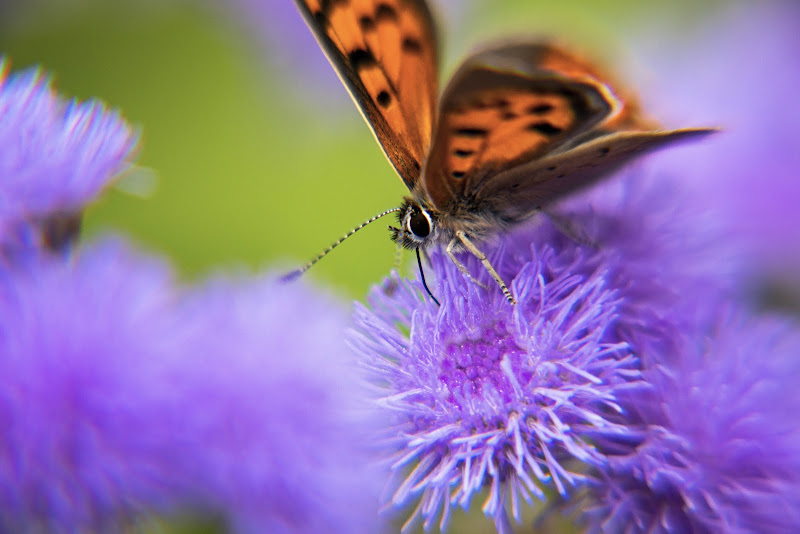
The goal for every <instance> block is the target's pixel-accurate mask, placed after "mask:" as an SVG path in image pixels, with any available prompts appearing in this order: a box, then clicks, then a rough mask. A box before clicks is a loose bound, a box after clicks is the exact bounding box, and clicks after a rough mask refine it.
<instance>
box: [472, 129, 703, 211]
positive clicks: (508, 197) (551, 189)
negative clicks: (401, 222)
mask: <svg viewBox="0 0 800 534" xmlns="http://www.w3.org/2000/svg"><path fill="white" fill-rule="evenodd" d="M715 131H716V130H714V129H712V128H685V129H680V130H666V131H622V132H614V133H609V134H604V135H600V136H598V137H594V138H591V139H590V140H587V141H585V142H582V143H580V144H578V145H577V146H575V147H573V148H570V149H569V150H565V151H562V152H557V153H555V154H550V155H546V156H544V157H542V158H538V159H534V160H531V161H529V162H527V163H525V164H522V165H518V166H516V167H514V168H511V169H508V170H506V171H504V172H502V173H500V174H497V175H495V176H493V177H492V178H491V179H490V180H487V181H486V182H484V184H483V185H482V187H480V188H479V189H478V190H477V191H475V192H474V202H475V203H476V205H479V206H481V208H482V209H486V210H488V211H490V212H491V213H495V214H497V215H498V216H499V217H501V218H502V219H504V220H505V221H507V222H510V223H512V222H517V221H521V220H524V219H526V218H528V217H529V216H530V215H531V214H532V213H533V212H534V211H535V210H538V209H540V208H542V207H545V206H547V205H549V204H552V203H553V202H556V201H558V200H560V199H561V198H563V197H565V196H567V195H569V194H571V193H573V192H575V191H577V190H579V189H583V188H585V187H588V186H590V185H592V184H593V183H595V182H597V181H598V180H600V179H602V178H604V177H606V176H608V175H609V174H611V173H613V172H614V171H616V170H618V169H619V168H620V167H622V166H624V165H625V164H626V163H628V162H629V161H631V160H632V159H634V158H636V157H638V156H641V155H642V154H645V153H648V152H652V151H654V150H658V149H660V148H663V147H665V146H667V145H670V144H673V143H677V142H681V141H688V140H692V139H699V138H702V137H705V136H707V135H709V134H711V133H713V132H715Z"/></svg>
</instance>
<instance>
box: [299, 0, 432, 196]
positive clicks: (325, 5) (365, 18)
mask: <svg viewBox="0 0 800 534" xmlns="http://www.w3.org/2000/svg"><path fill="white" fill-rule="evenodd" d="M296 2H297V4H298V6H299V7H300V11H301V12H302V13H303V15H304V17H305V19H306V21H307V23H308V25H309V26H310V27H311V28H312V30H313V31H314V34H315V36H316V37H317V40H318V41H319V43H320V45H321V46H322V48H323V50H325V53H326V55H327V56H328V59H329V60H330V61H331V64H333V66H334V68H335V69H336V71H337V73H338V74H339V76H340V77H341V78H342V80H343V81H344V83H345V85H346V86H347V88H348V90H349V91H350V94H351V95H352V97H353V99H354V100H355V102H356V104H357V105H358V107H359V108H360V109H361V112H362V114H363V115H364V117H365V119H366V120H367V122H368V124H369V125H370V128H371V129H372V131H373V133H374V134H375V137H376V139H377V140H378V142H379V143H380V145H381V147H382V148H383V150H384V152H385V153H386V156H387V158H388V159H389V161H390V162H391V163H392V165H393V166H394V168H395V169H396V170H397V172H398V174H399V175H400V177H401V178H402V179H403V181H404V182H405V184H406V186H408V188H409V189H413V187H414V185H415V184H416V182H417V181H418V179H419V175H420V168H421V166H422V163H423V161H424V159H425V154H426V153H427V150H428V147H429V146H430V139H431V133H432V130H433V123H434V121H435V113H436V97H437V49H436V46H437V45H436V30H435V27H434V22H433V19H432V17H431V14H430V11H429V10H428V7H427V5H426V4H425V2H424V1H423V0H296Z"/></svg>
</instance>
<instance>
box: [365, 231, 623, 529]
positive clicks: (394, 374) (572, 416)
mask: <svg viewBox="0 0 800 534" xmlns="http://www.w3.org/2000/svg"><path fill="white" fill-rule="evenodd" d="M502 252H503V249H502V247H501V248H500V249H497V251H496V252H495V253H493V254H492V255H491V256H492V260H493V262H494V265H495V266H497V267H499V268H500V271H501V272H503V273H506V276H507V279H509V280H511V279H512V278H511V277H510V276H508V272H509V269H508V268H507V264H509V263H511V262H507V261H506V259H505V258H506V257H508V256H507V255H506V256H503V254H502ZM464 259H465V260H466V263H467V265H468V266H469V268H470V270H471V271H472V272H473V273H475V274H476V275H477V274H478V272H479V271H478V269H479V268H480V265H479V264H478V263H477V261H474V259H470V258H464ZM517 259H518V258H517ZM586 260H587V258H586V254H585V252H584V251H582V250H580V249H578V248H572V249H571V250H565V251H556V250H554V249H553V248H552V247H549V246H546V245H545V246H539V245H533V246H531V248H530V249H529V252H528V257H527V261H524V262H523V263H522V264H521V265H520V266H519V268H518V269H516V271H517V272H516V276H514V277H513V284H512V285H513V291H514V293H515V294H516V295H517V298H518V300H519V304H518V305H517V306H516V307H511V306H510V305H509V304H508V303H507V302H506V300H505V298H504V297H503V296H502V294H501V293H500V291H499V290H497V291H494V290H490V291H485V290H483V289H481V288H479V287H478V286H476V285H475V284H473V283H472V282H470V281H469V280H468V279H466V278H465V277H464V276H463V275H462V274H461V273H460V272H459V271H458V269H457V268H456V267H455V266H454V265H453V264H452V263H451V262H450V260H449V259H448V258H446V256H444V255H443V254H440V253H434V254H433V256H432V267H433V270H434V271H435V272H436V273H437V280H438V284H437V291H438V297H439V299H440V300H441V302H442V307H441V308H439V307H437V306H436V305H435V304H434V303H433V302H431V301H430V300H429V299H428V298H427V297H426V296H424V295H423V294H422V293H421V292H420V286H419V284H418V283H416V282H409V281H403V280H401V279H399V278H397V277H396V276H395V277H394V278H392V279H391V281H390V284H391V286H390V288H391V289H389V290H387V289H386V288H376V289H375V290H373V291H372V293H371V295H370V298H369V303H370V307H371V309H367V308H365V307H363V306H358V308H357V311H356V319H355V320H356V328H357V332H356V333H355V334H354V335H353V336H352V341H351V342H352V344H353V346H354V347H355V349H356V351H357V352H358V353H359V354H360V356H361V358H362V359H363V360H364V363H365V365H366V366H367V368H368V372H369V378H370V380H371V381H372V382H373V383H374V384H375V385H376V386H378V387H379V395H380V397H379V404H380V406H381V407H382V408H384V409H385V410H386V411H388V413H389V414H390V415H391V417H392V421H393V422H392V424H391V426H389V427H387V428H386V436H385V437H386V441H387V446H389V447H392V448H393V449H394V450H395V451H396V453H395V454H394V456H393V457H392V459H391V460H392V468H393V469H394V470H395V471H396V472H397V474H398V475H399V476H400V477H401V478H402V477H403V476H405V479H404V480H403V481H402V482H401V483H400V484H399V486H398V487H397V488H396V490H395V492H394V495H393V496H392V499H391V500H392V502H393V503H394V504H397V505H401V504H405V503H406V502H407V501H409V500H411V499H412V498H416V497H420V502H419V506H418V508H417V510H416V511H415V512H414V515H413V516H412V519H413V518H415V517H416V516H421V517H422V518H424V520H425V525H426V528H427V527H430V526H431V525H432V524H433V522H434V521H436V520H437V519H438V515H439V513H440V512H441V514H442V518H441V522H440V528H444V525H445V523H446V522H447V519H448V516H449V511H450V507H451V505H460V506H462V507H465V508H466V507H467V506H468V505H469V504H470V499H471V498H472V497H473V496H475V494H476V493H478V492H479V491H481V489H483V488H484V487H485V486H488V487H489V488H490V490H489V496H488V499H487V500H486V502H485V503H484V505H483V510H484V512H485V513H486V514H487V515H490V516H492V517H494V519H495V523H496V524H497V526H498V529H499V530H500V531H504V530H505V529H506V528H509V527H508V524H507V517H506V510H505V508H506V506H507V504H509V503H510V506H511V511H512V514H513V515H514V517H515V518H517V520H518V519H519V506H518V505H519V499H520V497H521V498H523V499H525V500H526V501H530V500H531V496H536V497H538V498H542V499H543V498H544V493H543V492H542V489H541V488H540V485H541V484H549V483H553V484H554V485H555V487H556V488H557V489H558V491H559V492H561V493H562V494H565V493H566V491H567V487H568V486H569V485H572V484H575V483H576V482H577V481H579V480H581V479H582V477H581V475H580V474H577V473H574V472H571V470H570V468H569V465H568V461H569V459H579V460H582V461H586V462H593V461H596V460H597V455H596V454H595V451H594V448H593V446H592V445H591V444H589V443H587V442H586V441H585V440H583V439H581V434H582V432H583V431H584V429H585V428H587V427H592V428H606V427H608V426H609V425H610V423H609V421H608V420H607V418H606V413H607V412H616V411H617V409H618V407H617V405H616V403H615V402H614V398H613V393H612V392H613V391H614V389H615V388H620V387H626V385H627V386H631V387H632V386H634V385H635V381H636V378H637V372H636V370H635V367H636V361H635V358H633V357H632V356H631V354H630V351H629V350H628V347H627V345H626V344H625V343H616V342H610V341H607V336H606V334H607V331H608V329H609V327H610V325H611V324H612V323H613V321H614V319H615V317H616V313H617V310H618V305H619V301H618V296H617V294H616V293H615V292H614V291H613V290H611V289H609V288H608V287H607V285H606V284H605V282H604V277H605V274H606V273H605V272H604V271H602V270H599V269H598V270H595V271H593V272H592V273H591V274H589V275H580V274H574V273H575V272H576V270H577V265H580V264H582V263H584V262H586ZM479 276H480V275H479ZM480 279H481V280H483V282H484V283H487V284H488V283H492V282H491V279H489V278H488V277H486V276H480ZM406 470H409V472H408V473H406Z"/></svg>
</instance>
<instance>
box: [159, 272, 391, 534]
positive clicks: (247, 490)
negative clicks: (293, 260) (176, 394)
mask: <svg viewBox="0 0 800 534" xmlns="http://www.w3.org/2000/svg"><path fill="white" fill-rule="evenodd" d="M185 310H186V313H187V314H188V317H187V318H188V319H189V321H190V323H191V324H192V325H194V327H196V328H197V331H198V332H199V335H197V336H196V338H195V345H194V346H193V347H192V350H191V351H190V352H189V354H187V355H186V359H185V361H184V362H183V365H182V366H181V368H180V369H178V370H177V374H176V376H175V377H174V378H175V381H176V383H180V384H182V385H181V386H179V387H180V388H181V389H183V391H182V393H181V394H182V395H183V396H184V397H185V399H184V400H183V401H182V404H183V409H184V410H191V412H192V415H191V417H190V418H189V419H188V420H187V421H186V422H185V423H184V424H183V425H184V427H185V429H186V433H187V435H188V436H190V438H191V439H192V440H193V441H192V443H191V448H192V449H194V450H197V451H198V454H197V456H198V469H196V479H197V482H198V484H197V486H198V487H201V488H208V491H206V492H204V493H205V494H204V495H202V498H203V500H204V501H205V502H207V503H210V504H211V506H212V507H214V508H217V509H219V510H220V511H222V512H223V513H225V514H226V515H228V517H230V520H231V522H232V523H233V526H234V527H235V529H234V530H235V531H236V532H242V533H250V532H252V533H261V532H270V533H275V534H303V533H307V534H312V533H317V532H333V533H342V534H345V533H356V534H359V533H364V534H372V533H376V532H379V531H380V528H379V525H378V494H379V492H380V488H381V485H382V484H383V481H384V479H385V473H383V472H379V471H378V470H377V469H376V468H375V465H376V462H374V460H373V459H372V458H371V457H370V455H369V453H368V450H367V448H366V443H367V437H368V436H369V435H371V434H372V433H373V432H374V428H373V427H372V424H371V422H370V420H369V418H367V417H366V416H365V410H364V406H363V405H361V403H363V398H364V392H362V391H361V389H360V388H359V386H358V373H357V372H356V369H355V367H354V366H352V362H351V359H352V356H351V353H350V351H349V349H348V348H347V346H346V345H345V341H344V335H343V333H344V331H345V330H346V326H347V319H348V314H347V311H346V308H345V307H343V306H341V304H339V303H337V302H335V301H334V300H333V299H332V298H329V297H325V296H324V295H320V294H319V292H318V291H313V290H311V289H310V288H304V287H302V286H297V285H294V284H292V285H285V284H280V283H279V282H277V281H276V280H274V279H269V278H262V279H256V280H252V279H240V280H231V279H217V280H213V281H212V282H211V283H209V284H207V286H206V287H205V288H203V289H202V290H201V291H197V292H196V293H195V294H194V295H193V296H192V297H191V298H190V299H189V300H188V301H187V302H186V307H185Z"/></svg>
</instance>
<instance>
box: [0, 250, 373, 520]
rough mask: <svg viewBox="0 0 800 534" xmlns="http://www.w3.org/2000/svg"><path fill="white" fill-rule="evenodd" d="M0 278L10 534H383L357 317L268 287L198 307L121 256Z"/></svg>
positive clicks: (304, 293)
mask: <svg viewBox="0 0 800 534" xmlns="http://www.w3.org/2000/svg"><path fill="white" fill-rule="evenodd" d="M24 260H25V264H24V267H25V268H24V269H9V270H6V271H3V272H2V273H0V317H2V320H0V373H2V376H3V387H2V388H0V419H2V421H4V431H3V436H2V439H0V507H2V509H3V514H2V517H1V518H0V531H2V532H26V531H27V532H30V531H39V530H43V531H48V532H75V531H100V532H105V531H118V530H120V529H121V528H122V527H123V526H124V525H126V524H129V523H132V522H135V521H136V520H137V516H139V514H142V513H149V512H156V513H162V514H166V515H169V514H173V513H181V512H186V511H200V512H201V513H203V512H207V513H214V514H219V515H221V516H222V517H224V518H225V519H226V521H228V522H229V523H230V525H231V526H232V528H233V530H234V531H236V532H245V533H247V532H276V533H311V532H320V531H325V532H342V533H344V532H347V533H350V532H356V533H360V532H363V533H373V532H376V531H377V530H378V528H377V525H376V522H377V497H376V496H377V491H375V486H376V482H377V479H376V478H375V476H374V471H372V470H371V469H370V468H369V465H368V464H367V462H368V458H367V456H366V455H365V454H361V451H362V450H363V449H362V448H361V447H362V444H363V435H362V433H361V430H362V429H363V428H364V426H365V425H366V424H367V421H366V420H364V419H362V418H360V417H357V416H356V415H351V414H353V413H354V410H355V400H356V399H357V397H358V393H357V389H356V388H354V387H353V382H354V381H355V373H354V372H352V370H350V369H349V368H348V366H347V365H348V364H347V358H348V354H349V352H348V351H347V348H346V347H345V345H344V341H343V340H342V339H341V338H342V336H341V331H342V330H343V328H344V325H345V324H346V320H347V315H346V312H345V311H344V310H343V309H342V308H341V307H340V306H338V305H337V304H336V303H334V302H333V301H332V300H331V299H329V298H325V297H322V296H320V295H319V294H317V293H315V292H314V291H312V290H310V289H302V288H298V287H296V286H293V287H286V286H282V285H279V284H278V283H277V282H274V281H270V280H267V279H263V280H249V281H246V280H243V281H241V282H239V283H230V282H219V283H216V284H214V285H213V286H212V287H210V288H207V289H205V290H203V291H200V292H196V293H193V294H190V295H186V294H184V292H183V290H178V289H176V286H175V284H174V283H173V282H172V280H171V277H170V275H169V270H168V269H167V268H166V267H165V266H164V265H163V264H161V263H159V262H158V261H154V260H151V259H147V258H144V259H143V258H141V257H139V256H138V255H137V254H136V253H135V252H133V251H131V250H130V249H129V248H128V247H126V246H123V245H121V244H120V243H114V242H107V243H103V244H100V245H94V246H92V247H90V248H88V249H85V250H82V251H80V254H79V255H78V256H76V258H75V260H74V261H72V262H64V261H59V260H57V259H55V258H53V257H51V256H47V257H45V258H33V257H30V256H29V257H26V258H25V259H24Z"/></svg>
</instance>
